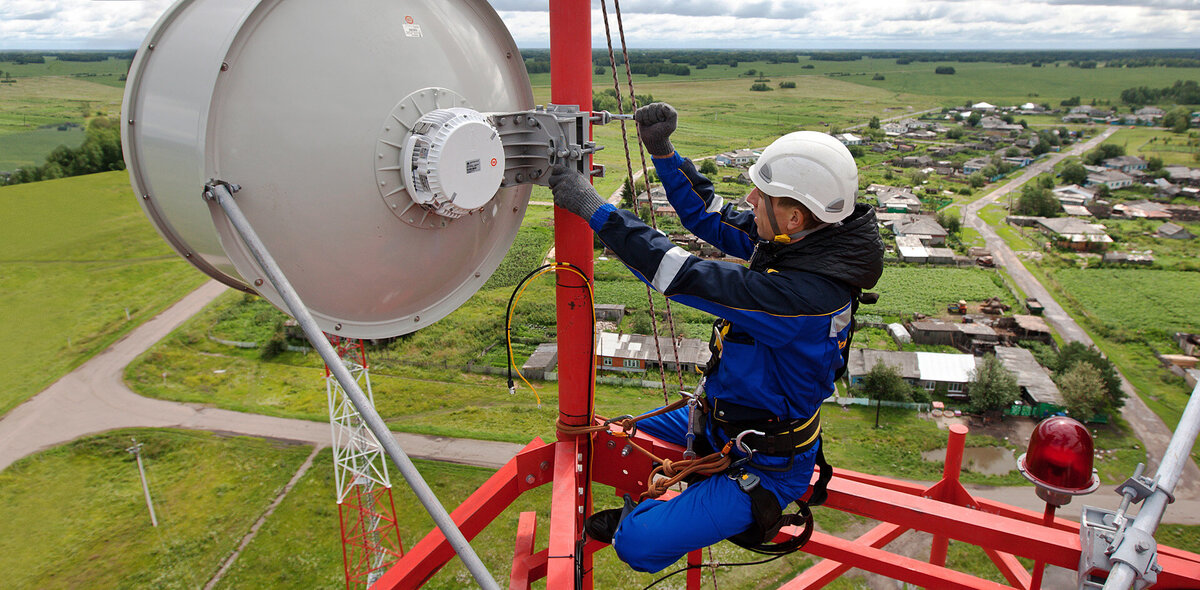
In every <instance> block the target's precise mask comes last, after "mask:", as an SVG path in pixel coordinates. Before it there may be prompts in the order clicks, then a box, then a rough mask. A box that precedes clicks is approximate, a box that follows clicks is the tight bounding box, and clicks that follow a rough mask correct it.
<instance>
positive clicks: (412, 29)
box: [404, 24, 424, 37]
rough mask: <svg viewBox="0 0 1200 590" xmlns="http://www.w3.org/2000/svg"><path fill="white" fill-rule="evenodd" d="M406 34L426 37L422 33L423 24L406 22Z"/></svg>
mask: <svg viewBox="0 0 1200 590" xmlns="http://www.w3.org/2000/svg"><path fill="white" fill-rule="evenodd" d="M404 36H405V37H424V35H422V34H421V25H411V24H405V25H404Z"/></svg>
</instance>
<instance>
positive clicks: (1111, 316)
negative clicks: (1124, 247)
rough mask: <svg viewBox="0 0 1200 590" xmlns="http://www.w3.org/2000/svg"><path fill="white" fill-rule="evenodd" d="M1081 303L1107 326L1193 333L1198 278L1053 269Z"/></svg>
mask: <svg viewBox="0 0 1200 590" xmlns="http://www.w3.org/2000/svg"><path fill="white" fill-rule="evenodd" d="M1054 279H1055V280H1056V281H1058V282H1059V283H1060V284H1061V285H1062V286H1063V288H1064V289H1066V291H1067V292H1068V293H1070V294H1071V296H1072V298H1074V299H1075V301H1076V302H1078V304H1079V306H1080V309H1079V311H1080V312H1082V313H1084V314H1086V315H1087V316H1089V317H1090V318H1092V319H1094V320H1095V321H1098V322H1100V323H1102V324H1104V325H1107V326H1110V327H1112V328H1117V329H1121V330H1127V331H1130V332H1143V331H1145V332H1152V333H1155V332H1156V333H1159V334H1170V333H1173V332H1180V331H1183V332H1188V331H1190V332H1195V331H1197V330H1200V317H1198V316H1197V315H1196V311H1197V305H1196V296H1195V294H1196V293H1197V290H1198V289H1200V274H1198V273H1193V272H1179V271H1169V270H1147V269H1111V268H1105V269H1075V268H1064V269H1060V270H1056V271H1054Z"/></svg>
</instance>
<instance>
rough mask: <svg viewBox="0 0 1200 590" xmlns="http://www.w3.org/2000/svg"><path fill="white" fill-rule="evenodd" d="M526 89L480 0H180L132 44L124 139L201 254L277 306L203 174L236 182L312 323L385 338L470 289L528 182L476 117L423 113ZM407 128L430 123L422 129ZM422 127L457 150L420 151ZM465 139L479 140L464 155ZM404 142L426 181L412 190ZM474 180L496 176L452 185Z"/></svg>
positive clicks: (506, 104)
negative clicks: (502, 184) (515, 173)
mask: <svg viewBox="0 0 1200 590" xmlns="http://www.w3.org/2000/svg"><path fill="white" fill-rule="evenodd" d="M533 106H534V105H533V94H532V91H531V89H530V84H529V77H528V75H527V74H526V71H525V66H524V64H523V63H522V61H521V56H520V53H519V52H518V51H517V48H516V45H515V44H514V43H513V40H512V37H511V36H510V35H509V33H508V30H507V29H506V28H505V27H504V24H503V23H502V22H501V21H500V19H499V17H498V16H497V15H496V13H495V11H493V10H492V8H491V7H490V6H489V5H488V4H487V2H485V1H484V0H356V1H355V2H330V1H329V0H183V1H181V2H179V3H177V4H175V5H174V6H173V7H172V8H171V9H169V10H168V11H167V13H166V14H165V15H164V16H163V17H162V18H161V19H160V20H159V22H158V23H157V24H156V25H155V27H154V28H153V30H152V31H151V32H150V34H149V36H148V37H147V39H146V40H145V42H144V43H143V44H142V47H141V49H140V50H139V51H138V54H137V57H136V58H135V59H134V61H133V65H132V67H131V70H130V74H129V82H128V84H127V88H126V92H125V103H124V116H123V126H122V140H123V144H124V149H125V161H126V163H127V164H128V167H129V171H130V177H131V179H132V183H133V187H134V190H135V191H136V192H137V196H138V198H139V201H140V202H141V203H142V207H143V208H144V209H145V211H146V214H147V215H148V216H149V217H150V219H151V221H153V223H154V225H155V226H156V227H157V229H158V231H159V233H160V234H162V236H163V237H164V238H165V239H166V240H167V241H168V242H170V243H171V245H172V246H173V247H174V248H175V250H176V251H177V252H179V254H180V255H181V256H183V257H185V258H186V259H187V260H188V261H190V262H191V263H192V264H193V265H195V266H196V267H197V268H198V269H200V270H201V271H203V272H204V273H205V274H208V275H209V276H211V277H213V278H215V279H217V280H219V281H222V282H224V283H225V284H228V285H231V286H233V287H236V288H239V289H243V290H246V291H253V292H257V293H259V294H261V295H262V296H263V297H265V298H267V299H268V300H270V301H271V302H272V303H274V304H275V305H276V306H277V307H280V308H281V309H282V308H283V302H282V299H281V297H280V296H279V294H278V293H277V292H276V291H275V289H274V288H273V287H272V285H271V284H270V282H268V281H267V280H266V277H265V275H264V273H263V271H262V269H260V268H259V266H258V264H257V263H256V262H255V260H254V259H253V257H252V256H251V255H250V253H249V251H248V250H247V249H246V247H245V245H244V244H243V242H242V241H241V239H240V238H239V237H238V236H237V234H236V232H235V231H234V230H233V228H232V227H231V226H230V224H229V222H228V220H227V219H226V217H225V216H224V214H223V212H222V211H221V210H220V208H219V207H217V206H216V205H215V204H211V203H209V202H207V201H206V200H205V199H204V198H203V197H202V193H203V189H204V185H205V184H206V183H208V182H210V181H213V180H220V181H225V182H229V183H233V184H236V185H239V186H240V187H241V190H240V192H238V193H237V195H236V199H237V202H238V204H239V205H240V207H241V209H242V211H243V212H244V213H245V215H246V217H247V218H248V219H249V221H250V222H251V224H252V225H253V226H254V228H255V231H256V232H257V233H258V235H259V236H260V237H261V238H262V241H263V243H264V244H265V245H266V247H267V249H268V250H269V251H270V252H271V254H272V255H273V256H274V258H275V259H276V261H277V262H278V263H279V266H280V267H281V269H282V270H283V272H284V274H285V275H286V276H287V277H288V279H289V280H290V281H291V283H292V285H293V286H294V287H295V289H296V291H297V293H298V294H299V295H300V297H301V299H303V300H304V302H305V303H306V304H307V306H308V307H309V309H310V310H311V311H312V313H313V315H314V317H315V318H316V320H317V323H318V324H319V325H320V327H321V328H322V329H323V330H324V331H326V332H328V333H331V334H337V335H343V336H348V337H354V338H381V337H388V336H395V335H399V334H404V333H408V332H412V331H414V330H416V329H418V328H421V327H423V326H426V325H429V324H430V323H432V322H434V321H436V320H438V319H440V318H442V317H444V316H446V315H447V314H449V313H450V312H451V311H453V310H454V309H456V308H458V307H459V306H460V305H462V304H463V303H464V302H465V301H466V300H467V299H468V298H470V296H471V295H473V294H474V293H475V292H476V291H477V290H478V289H479V287H480V286H482V285H483V283H484V281H486V280H487V278H488V277H489V276H490V275H491V274H492V272H493V271H495V269H496V267H497V266H499V264H500V261H501V260H502V259H503V257H504V255H505V253H506V252H507V250H508V248H509V246H511V244H512V241H513V238H514V237H515V235H516V232H517V228H518V227H519V225H520V223H521V219H522V217H523V216H524V214H525V207H526V205H527V204H528V200H529V193H530V190H531V189H530V187H529V186H528V185H518V186H513V187H508V188H501V189H499V190H496V187H497V186H498V184H496V183H497V182H498V180H497V179H498V178H499V175H498V174H497V173H496V172H495V170H493V169H492V168H494V167H496V166H499V167H500V170H501V171H502V170H503V166H504V162H503V152H502V150H501V149H500V147H499V144H498V140H495V139H491V138H485V137H484V136H486V135H487V134H486V133H485V131H486V130H485V129H483V127H482V125H485V123H482V122H480V121H479V117H475V118H471V117H468V116H465V115H464V116H463V117H462V119H463V120H461V121H459V120H453V121H448V120H434V121H432V122H430V121H428V120H422V117H423V116H425V115H426V114H428V113H430V112H432V111H434V110H437V109H458V108H464V109H472V110H474V111H478V112H485V113H486V112H517V111H527V110H530V109H532V108H533ZM434 118H435V119H436V117H434ZM418 123H420V124H418ZM413 127H418V128H419V129H418V131H420V130H421V129H424V130H426V131H427V133H428V134H429V135H428V137H426V136H422V138H421V139H420V141H417V140H414V139H413V135H414V132H413ZM438 134H440V135H438ZM439 142H440V143H439ZM413 145H417V152H418V154H417V156H412V151H413V148H412V146H413ZM431 145H432V146H433V148H432V149H433V151H434V152H435V155H437V154H439V153H440V154H451V155H447V156H444V157H446V158H451V157H461V158H463V160H462V161H461V162H460V163H461V164H465V168H464V167H463V166H458V167H454V168H451V167H450V166H449V165H448V164H445V163H443V164H444V165H443V166H442V168H441V169H435V168H432V166H429V165H428V163H427V162H426V159H422V158H424V157H425V156H426V155H427V152H429V151H430V147H429V146H431ZM476 145H478V146H480V147H479V148H478V149H479V150H482V151H481V154H482V155H481V156H472V155H471V154H469V153H467V152H470V151H471V150H473V149H476V148H474V147H473V146H476ZM406 148H408V151H409V154H408V155H409V156H410V157H412V158H413V160H412V161H411V162H408V163H407V164H408V166H409V167H410V168H411V167H412V166H417V165H419V166H420V169H419V170H416V171H415V172H416V173H415V176H416V177H417V178H418V180H419V181H421V182H424V183H425V185H423V186H424V188H426V189H428V191H433V192H428V193H420V194H416V193H418V191H410V190H407V189H406V186H405V184H404V180H405V179H404V176H405V175H404V172H405V166H404V165H402V158H403V157H404V156H405V155H406V154H405V151H406ZM438 150H440V152H439V151H438ZM493 154H494V155H495V157H493ZM414 162H415V164H414ZM427 168H429V169H427ZM459 168H463V169H462V170H460V169H459ZM475 171H479V172H480V173H479V174H478V175H472V174H468V173H469V172H475ZM408 173H409V176H413V175H414V174H413V170H408ZM484 177H486V178H484ZM478 178H484V182H478V181H477V180H476V179H478ZM429 185H432V186H433V188H429ZM480 186H482V187H489V186H490V187H491V188H487V189H485V190H486V193H484V194H478V193H476V194H464V195H458V196H456V195H454V194H449V193H453V192H454V191H456V190H463V191H467V192H470V191H473V190H476V187H480ZM460 187H465V188H460ZM438 190H442V191H444V192H446V193H448V195H438V194H434V193H436V192H437V191H438Z"/></svg>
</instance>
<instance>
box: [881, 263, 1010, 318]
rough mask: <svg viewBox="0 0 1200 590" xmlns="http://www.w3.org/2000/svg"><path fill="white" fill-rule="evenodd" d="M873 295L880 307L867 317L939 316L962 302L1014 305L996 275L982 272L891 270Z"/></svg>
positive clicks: (917, 268) (885, 270)
mask: <svg viewBox="0 0 1200 590" xmlns="http://www.w3.org/2000/svg"><path fill="white" fill-rule="evenodd" d="M872 291H877V292H879V293H880V297H879V303H876V304H875V305H872V306H865V307H863V308H862V309H863V312H864V313H870V314H874V315H895V316H905V317H911V314H912V313H913V312H920V313H924V314H929V315H937V314H940V313H942V312H944V311H945V309H946V304H947V303H949V302H952V301H958V300H959V299H965V300H967V301H983V300H985V299H988V298H990V297H999V298H1001V299H1002V300H1004V301H1006V302H1007V303H1010V304H1011V303H1013V299H1012V295H1010V294H1009V293H1008V291H1007V290H1005V289H1004V288H1003V287H1002V286H1001V284H999V277H998V276H997V275H996V273H995V272H994V271H990V270H985V269H982V268H929V267H916V266H914V267H906V266H889V267H887V268H884V270H883V277H882V278H881V279H880V280H879V284H878V285H876V286H875V288H874V289H872Z"/></svg>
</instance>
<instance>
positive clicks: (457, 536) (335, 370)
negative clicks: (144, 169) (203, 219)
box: [204, 182, 499, 590]
mask: <svg viewBox="0 0 1200 590" xmlns="http://www.w3.org/2000/svg"><path fill="white" fill-rule="evenodd" d="M231 188H232V190H234V191H237V190H238V187H237V185H229V186H226V185H225V184H224V183H220V182H213V183H210V184H208V185H206V186H205V187H204V197H205V198H206V199H208V200H209V201H213V202H216V204H218V205H220V206H221V209H222V210H224V211H225V215H226V217H228V218H229V222H230V223H231V224H232V225H233V228H234V229H235V230H236V231H237V233H238V235H239V236H241V238H242V241H243V242H244V243H245V244H246V247H247V248H249V250H250V253H251V254H253V255H254V259H255V260H256V261H257V262H258V265H259V266H260V267H262V270H263V272H264V273H266V275H267V279H268V280H269V281H271V285H272V286H274V287H275V290H276V291H278V292H279V295H280V297H282V298H283V301H284V303H285V304H286V305H287V308H288V310H289V311H291V313H292V317H294V318H296V323H298V324H300V327H301V328H302V329H303V330H304V336H305V337H306V338H308V342H309V344H311V345H312V347H313V348H314V349H315V350H316V351H317V353H318V354H320V355H321V359H322V360H324V361H325V366H326V367H327V368H328V369H329V371H330V373H332V374H333V376H334V377H335V378H337V380H338V383H340V384H341V385H342V389H344V390H345V392H346V397H348V398H350V403H352V404H353V405H354V408H355V409H357V410H358V413H359V415H360V416H362V419H363V421H364V422H366V424H367V428H369V429H370V430H371V433H372V434H374V435H375V439H376V440H378V441H379V444H380V445H382V446H383V449H384V451H385V452H386V453H387V455H388V457H390V458H391V460H392V462H393V463H395V464H396V468H397V469H399V470H400V474H401V475H403V476H404V480H405V481H407V482H408V485H409V487H411V488H412V490H413V492H414V493H415V494H416V496H417V499H418V500H420V501H421V505H423V506H424V507H425V511H426V512H428V513H429V515H430V516H432V517H433V521H434V523H436V524H437V526H438V528H439V529H441V531H442V534H443V535H445V536H446V540H447V541H449V543H450V546H451V547H453V548H454V552H455V553H457V554H458V557H459V559H462V560H463V563H464V564H465V565H466V566H467V569H468V570H469V571H470V572H471V575H472V576H473V577H474V578H475V583H476V584H479V587H480V588H485V589H487V590H499V586H497V585H496V580H495V578H493V577H492V575H491V574H489V573H488V571H487V567H485V566H484V565H483V562H482V561H480V560H479V556H478V555H476V554H475V551H474V550H473V549H472V548H471V545H470V543H468V542H467V539H466V537H464V536H463V534H462V531H460V530H458V526H457V525H455V524H454V520H453V519H451V518H450V515H449V514H447V513H446V509H445V508H444V507H443V506H442V504H441V503H440V502H438V499H437V496H435V495H434V493H433V490H432V489H430V488H429V484H427V483H425V479H424V478H422V477H421V473H420V472H419V471H417V467H416V465H413V462H412V460H411V459H409V458H408V455H407V454H405V453H404V450H403V449H401V448H400V443H398V442H396V437H395V436H393V435H392V432H391V430H389V429H388V427H387V423H385V422H384V421H383V418H381V417H380V416H379V412H377V411H376V410H375V406H374V405H373V404H371V402H370V400H368V399H367V396H366V394H364V393H363V391H362V388H361V387H359V386H358V382H357V381H356V380H355V379H354V376H353V375H351V374H350V370H349V369H347V368H346V365H345V364H344V363H343V362H342V359H341V357H340V356H339V355H338V353H337V351H336V350H334V349H333V346H332V345H331V344H329V340H328V339H326V338H325V333H324V332H322V331H321V328H320V327H318V326H317V321H316V320H315V319H313V317H312V314H311V313H309V311H308V307H307V306H305V305H304V302H303V301H302V300H301V299H300V295H298V294H297V293H296V290H295V289H293V288H292V284H291V282H289V281H288V280H287V277H286V276H284V274H283V271H282V270H281V269H280V268H279V265H278V264H277V263H276V262H275V258H274V257H272V256H271V253H270V252H269V251H268V250H267V247H266V246H265V245H264V244H263V243H262V240H260V239H259V237H258V234H257V233H256V232H255V231H254V227H253V226H251V224H250V221H249V220H248V219H246V216H245V214H243V213H242V209H241V207H238V204H237V202H236V201H234V199H233V194H232V193H231V192H230V189H231Z"/></svg>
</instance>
